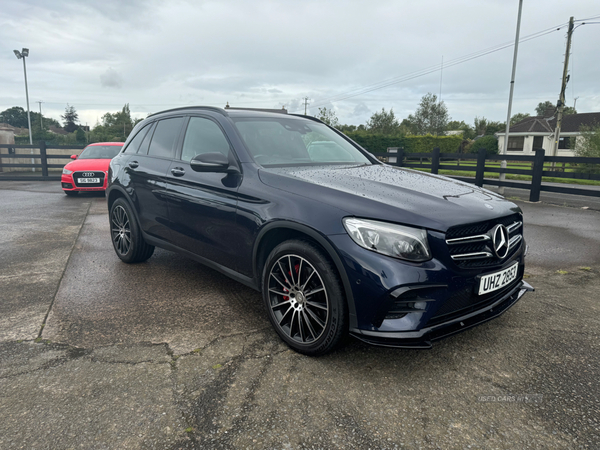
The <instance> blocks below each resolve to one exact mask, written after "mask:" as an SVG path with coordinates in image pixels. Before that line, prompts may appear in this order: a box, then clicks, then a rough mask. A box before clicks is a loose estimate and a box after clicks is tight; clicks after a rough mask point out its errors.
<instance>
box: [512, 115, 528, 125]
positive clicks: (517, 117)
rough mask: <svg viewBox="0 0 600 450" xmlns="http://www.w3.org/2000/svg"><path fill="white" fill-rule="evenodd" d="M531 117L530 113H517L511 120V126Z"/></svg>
mask: <svg viewBox="0 0 600 450" xmlns="http://www.w3.org/2000/svg"><path fill="white" fill-rule="evenodd" d="M528 117H529V114H528V113H517V114H515V115H513V116H512V117H511V118H510V126H511V127H512V126H513V125H514V124H515V123H519V122H520V121H521V120H523V119H527V118H528Z"/></svg>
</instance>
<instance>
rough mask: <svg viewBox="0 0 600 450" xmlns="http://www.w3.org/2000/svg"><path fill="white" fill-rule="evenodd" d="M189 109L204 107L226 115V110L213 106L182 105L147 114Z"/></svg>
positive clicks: (150, 115) (154, 114)
mask: <svg viewBox="0 0 600 450" xmlns="http://www.w3.org/2000/svg"><path fill="white" fill-rule="evenodd" d="M190 109H205V110H208V111H214V112H217V113H219V114H223V115H224V116H227V115H228V114H227V112H226V111H225V110H224V109H222V108H217V107H215V106H182V107H180V108H172V109H165V110H164V111H159V112H155V113H152V114H149V115H148V117H152V116H156V115H157V114H163V113H166V112H173V111H186V110H190Z"/></svg>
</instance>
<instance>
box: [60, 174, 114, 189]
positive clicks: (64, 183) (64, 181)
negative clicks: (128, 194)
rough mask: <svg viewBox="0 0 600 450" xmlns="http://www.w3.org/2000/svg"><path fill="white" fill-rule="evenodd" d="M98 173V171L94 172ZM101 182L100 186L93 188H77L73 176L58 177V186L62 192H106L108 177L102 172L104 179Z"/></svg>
mask: <svg viewBox="0 0 600 450" xmlns="http://www.w3.org/2000/svg"><path fill="white" fill-rule="evenodd" d="M95 172H99V171H95ZM103 178H104V179H103V181H102V186H93V187H85V186H77V184H76V183H75V180H73V174H68V175H67V174H64V173H63V174H62V175H61V177H60V185H61V187H62V189H63V191H73V192H93V191H106V186H107V184H108V176H107V172H104V177H103Z"/></svg>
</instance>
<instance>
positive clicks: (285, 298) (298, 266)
mask: <svg viewBox="0 0 600 450" xmlns="http://www.w3.org/2000/svg"><path fill="white" fill-rule="evenodd" d="M299 268H300V264H296V265H295V266H294V270H295V272H296V275H298V269H299ZM288 275H289V276H290V277H291V276H292V272H291V271H290V270H288ZM283 290H284V292H289V291H288V290H287V289H286V288H283ZM283 299H284V300H286V301H287V300H289V299H290V298H289V297H288V296H287V295H284V296H283Z"/></svg>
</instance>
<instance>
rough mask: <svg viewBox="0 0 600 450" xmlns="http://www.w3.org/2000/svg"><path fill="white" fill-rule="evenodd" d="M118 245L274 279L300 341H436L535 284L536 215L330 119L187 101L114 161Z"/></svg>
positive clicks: (262, 280)
mask: <svg viewBox="0 0 600 450" xmlns="http://www.w3.org/2000/svg"><path fill="white" fill-rule="evenodd" d="M108 176H109V185H108V189H107V199H108V208H109V220H110V229H111V235H112V242H113V245H114V249H115V251H116V253H117V256H118V257H119V258H121V260H123V261H124V262H126V263H136V262H141V261H145V260H147V259H148V258H150V256H151V255H152V253H153V251H154V247H155V246H158V247H161V248H165V249H168V250H173V251H176V252H179V253H181V254H183V255H185V256H188V257H190V258H193V259H195V260H197V261H200V262H202V263H204V264H206V265H207V266H209V267H212V268H214V269H216V270H219V271H221V272H223V273H224V274H226V275H228V276H229V277H231V278H233V279H234V280H236V281H239V282H241V283H243V284H245V285H247V286H250V287H252V288H254V289H256V290H258V291H260V292H262V296H263V299H264V302H265V307H266V311H267V314H268V317H269V319H270V321H271V323H272V324H273V327H274V329H275V331H276V332H277V333H278V334H279V336H280V337H281V339H283V340H284V341H285V342H286V343H287V344H288V345H289V346H290V347H291V348H293V349H294V350H296V351H298V352H301V353H304V354H308V355H320V354H324V353H326V352H328V351H331V350H332V349H333V348H334V347H336V345H338V344H339V343H340V342H341V340H342V338H343V337H344V336H345V335H346V334H347V333H350V334H351V335H353V336H355V337H357V338H358V339H361V340H363V341H365V342H368V343H372V344H377V345H384V346H390V347H421V348H427V347H430V346H431V342H432V341H434V340H436V339H440V338H442V337H445V336H448V335H451V334H454V333H457V332H459V331H462V330H465V329H468V328H470V327H473V326H475V325H477V324H480V323H482V322H485V321H488V320H490V319H492V318H494V317H497V316H498V315H500V314H502V313H503V312H504V311H506V310H507V309H508V308H510V307H511V306H512V305H514V304H515V303H516V302H517V301H518V300H519V299H520V298H521V296H522V295H523V294H524V293H525V292H526V291H528V290H531V289H532V288H531V286H529V285H528V284H527V283H526V282H524V281H523V279H522V278H523V269H524V257H525V249H526V246H525V241H524V239H523V215H522V213H521V210H520V209H519V207H518V206H516V205H515V204H513V203H511V202H509V201H507V200H505V199H504V198H502V197H501V196H499V195H497V194H495V193H493V192H490V191H487V190H485V189H481V188H478V187H476V186H474V185H471V184H467V183H463V182H459V181H455V180H452V179H449V178H445V177H442V176H437V175H430V174H425V173H421V172H417V171H414V170H407V169H403V168H400V167H393V166H390V165H387V164H383V163H381V162H380V161H378V160H377V159H376V158H374V157H373V156H372V155H371V154H369V153H368V152H367V151H365V150H364V149H363V148H361V147H360V146H359V145H358V144H356V143H355V142H353V141H352V140H350V139H349V138H347V137H346V136H345V135H343V134H342V133H340V132H338V131H337V130H335V129H333V128H330V127H329V126H327V125H325V124H324V123H322V122H321V121H319V120H317V119H314V118H310V117H306V116H294V115H288V114H284V113H277V112H265V111H256V110H235V109H227V110H225V109H219V108H212V107H190V108H179V109H174V110H169V111H164V112H161V113H157V114H153V115H151V116H149V117H148V118H147V119H145V120H144V121H142V122H141V123H139V124H138V125H137V126H136V127H135V129H134V130H133V131H132V133H131V134H130V136H129V138H128V139H127V142H126V143H125V146H124V148H123V150H122V151H121V152H120V153H119V155H117V156H116V157H115V158H114V159H113V160H112V162H111V164H110V170H109V174H108Z"/></svg>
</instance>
